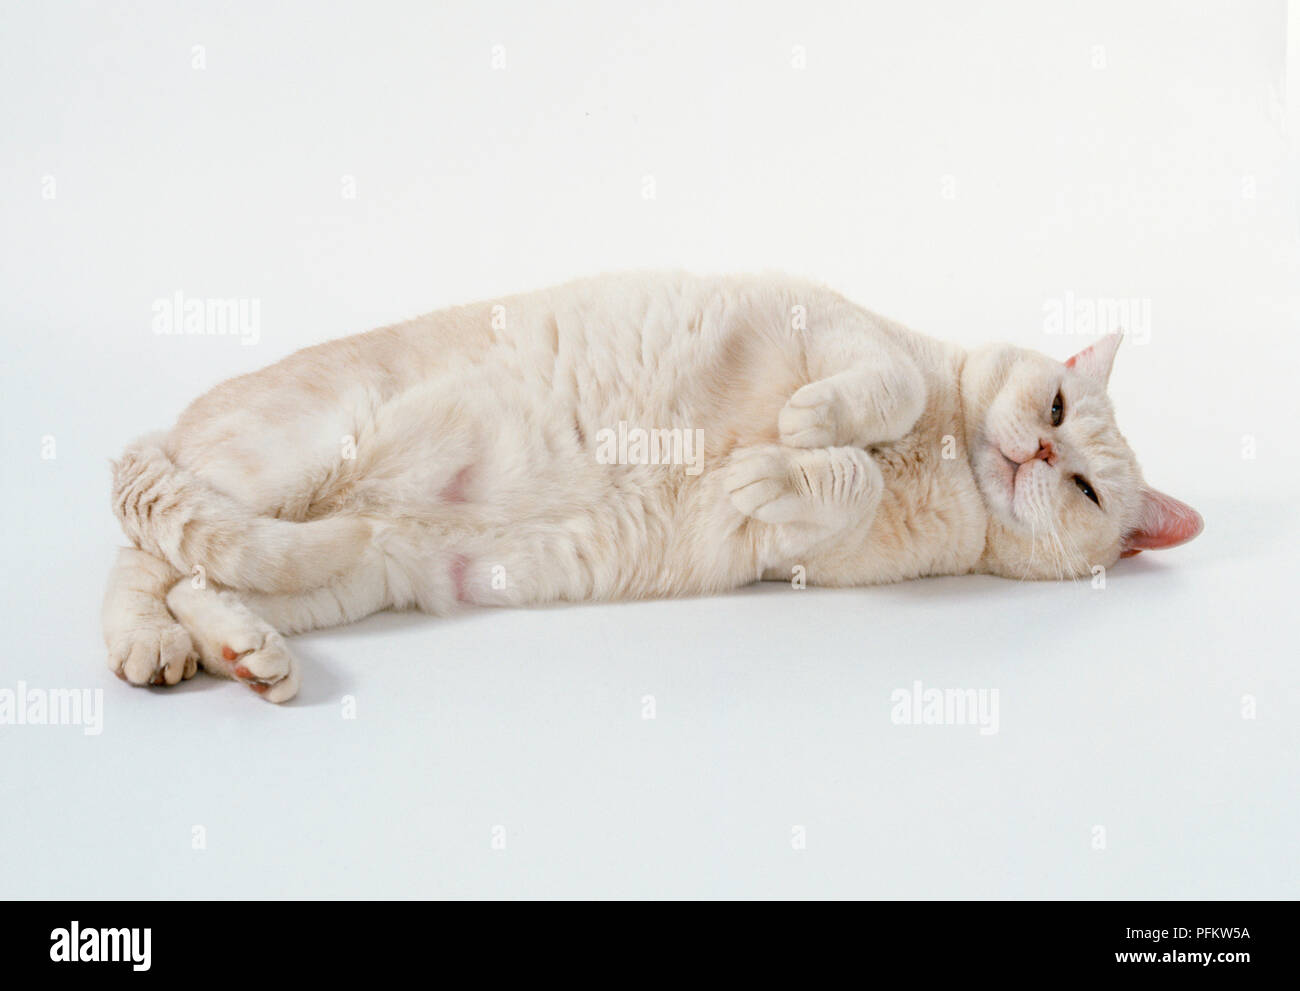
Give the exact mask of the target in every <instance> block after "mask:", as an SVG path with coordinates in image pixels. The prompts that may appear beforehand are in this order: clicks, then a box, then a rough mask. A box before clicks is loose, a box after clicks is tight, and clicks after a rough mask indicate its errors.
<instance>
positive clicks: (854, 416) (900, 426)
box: [777, 352, 926, 447]
mask: <svg viewBox="0 0 1300 991" xmlns="http://www.w3.org/2000/svg"><path fill="white" fill-rule="evenodd" d="M925 401H926V388H925V380H924V379H923V378H922V377H921V373H920V371H919V370H918V369H917V367H916V365H915V364H914V363H913V362H912V360H911V359H910V358H907V357H906V356H902V355H886V354H884V353H883V352H882V353H880V354H878V355H874V356H871V357H868V358H864V359H861V360H859V361H858V362H857V363H855V364H854V365H853V366H852V367H850V368H848V369H845V370H844V371H841V372H836V373H835V374H833V375H830V376H828V377H827V378H822V379H818V380H817V381H815V382H809V383H808V384H807V385H805V386H803V388H801V389H799V390H798V391H797V392H796V393H795V394H794V395H793V396H791V397H790V400H789V402H787V403H786V404H785V407H784V408H783V409H782V410H781V413H780V416H779V418H778V421H777V424H778V426H779V428H780V432H781V443H782V444H787V445H789V446H790V447H840V446H849V447H869V446H871V445H872V444H884V443H887V442H889V441H894V440H898V439H899V438H900V437H902V436H904V435H905V434H907V433H908V432H909V431H910V430H911V429H912V427H913V426H915V424H916V421H917V420H918V419H919V418H920V416H921V412H922V410H924V409H925Z"/></svg>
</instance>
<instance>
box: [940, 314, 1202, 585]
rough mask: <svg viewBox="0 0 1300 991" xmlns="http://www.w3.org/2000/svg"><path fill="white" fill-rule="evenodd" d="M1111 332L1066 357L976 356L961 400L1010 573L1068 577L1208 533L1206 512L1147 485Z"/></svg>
mask: <svg viewBox="0 0 1300 991" xmlns="http://www.w3.org/2000/svg"><path fill="white" fill-rule="evenodd" d="M1119 343H1120V335H1119V334H1111V335H1109V336H1107V337H1104V338H1102V339H1101V340H1100V341H1099V342H1097V343H1096V344H1094V345H1092V346H1091V347H1089V348H1085V349H1084V350H1083V351H1080V352H1079V353H1078V354H1076V355H1075V356H1074V357H1072V358H1070V359H1069V360H1068V361H1065V362H1060V361H1055V360H1053V359H1051V358H1049V357H1047V356H1046V355H1043V354H1039V353H1038V352H1036V351H1028V350H1025V349H1023V348H1016V347H1011V346H1010V345H994V346H992V347H987V348H982V349H980V350H978V351H974V352H972V353H971V355H970V356H969V358H968V359H967V362H966V368H965V370H964V371H963V373H962V394H963V395H962V406H963V412H964V413H965V416H966V443H967V448H968V450H969V451H970V460H971V467H972V469H973V471H974V473H975V480H976V483H977V484H978V486H979V490H980V495H981V496H982V497H983V499H984V503H985V506H986V507H987V509H988V513H989V518H990V521H989V529H988V541H987V544H986V547H985V555H984V556H985V561H984V563H985V565H986V566H987V568H988V570H989V571H991V572H993V573H994V574H999V575H1005V576H1007V577H1010V578H1069V577H1078V576H1083V575H1088V574H1090V573H1091V571H1092V568H1093V566H1095V565H1101V566H1103V567H1107V568H1108V567H1110V566H1111V565H1112V564H1114V563H1115V561H1116V560H1117V559H1118V558H1120V557H1127V556H1130V555H1132V554H1136V553H1138V552H1139V551H1144V550H1157V549H1161V548H1165V547H1173V546H1175V545H1177V544H1181V543H1184V542H1185V541H1188V540H1191V539H1192V538H1193V537H1195V536H1196V535H1197V534H1198V533H1200V532H1201V528H1202V525H1203V524H1202V521H1201V517H1200V514H1198V513H1197V512H1196V510H1194V509H1192V508H1191V507H1190V506H1188V505H1186V504H1185V503H1182V502H1179V501H1178V500H1177V499H1174V498H1173V497H1171V496H1167V495H1165V494H1164V493H1162V492H1158V491H1156V490H1155V489H1153V488H1151V487H1149V486H1148V485H1147V484H1146V483H1145V482H1144V481H1143V478H1142V472H1141V469H1139V467H1138V463H1137V458H1136V457H1135V456H1134V454H1133V451H1132V449H1131V448H1130V447H1129V446H1128V443H1127V442H1126V441H1125V440H1124V437H1123V436H1122V435H1121V434H1120V432H1119V429H1118V427H1116V425H1115V413H1114V409H1113V408H1112V407H1111V403H1110V398H1109V397H1108V396H1107V394H1106V381H1107V379H1108V378H1109V377H1110V369H1111V364H1112V363H1113V361H1114V359H1115V352H1116V350H1117V349H1118V348H1119Z"/></svg>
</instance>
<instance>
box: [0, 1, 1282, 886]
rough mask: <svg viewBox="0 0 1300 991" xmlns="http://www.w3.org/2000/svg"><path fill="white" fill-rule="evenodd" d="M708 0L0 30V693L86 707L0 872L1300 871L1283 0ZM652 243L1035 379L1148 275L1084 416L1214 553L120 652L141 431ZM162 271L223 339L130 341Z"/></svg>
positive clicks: (134, 16)
mask: <svg viewBox="0 0 1300 991" xmlns="http://www.w3.org/2000/svg"><path fill="white" fill-rule="evenodd" d="M740 9H742V8H738V7H737V6H736V5H734V4H728V3H725V2H701V3H698V4H689V5H682V6H680V7H673V8H664V9H662V10H659V11H656V12H655V13H654V14H653V15H651V14H646V13H638V12H637V11H636V10H635V9H634V7H633V6H628V5H622V6H620V5H613V6H611V5H608V4H600V3H595V2H592V3H579V4H577V5H569V6H567V7H565V8H564V9H563V10H560V9H559V8H554V7H546V8H545V9H543V8H537V7H535V6H529V5H523V4H518V5H513V4H506V5H504V6H501V5H480V4H472V3H466V4H461V3H447V4H437V5H427V4H418V3H409V4H399V3H391V4H380V3H369V4H366V5H364V6H359V7H357V8H356V9H349V8H348V7H347V6H346V5H343V6H340V7H331V8H329V9H322V8H321V7H320V6H319V5H316V4H303V5H300V6H297V7H295V6H294V5H292V4H277V5H275V6H274V7H273V8H271V7H268V6H266V5H263V4H253V3H250V4H247V5H243V4H228V5H223V7H222V8H221V9H220V10H219V11H217V10H215V9H213V8H210V7H203V6H201V5H188V4H178V3H164V2H157V3H143V4H140V5H136V6H133V7H132V8H131V9H130V10H129V11H121V10H118V9H117V8H112V7H95V8H83V7H81V6H80V5H76V6H74V5H70V4H69V5H63V4H57V3H50V4H39V5H28V6H27V7H26V8H25V9H24V10H22V11H21V12H16V13H15V14H14V16H13V18H11V21H13V23H12V24H11V25H10V27H11V28H12V30H6V31H5V32H4V35H3V38H0V46H3V49H4V50H3V51H0V91H2V92H6V93H11V94H21V97H20V98H18V97H16V98H14V99H6V100H4V101H2V102H0V199H2V200H3V203H2V205H3V208H4V213H3V216H4V218H5V220H4V224H3V230H4V234H3V237H0V330H2V331H3V348H0V362H3V379H4V381H3V387H2V388H0V443H2V445H3V447H2V450H0V562H2V564H0V579H2V580H0V630H3V633H4V643H5V649H4V650H3V651H0V693H3V692H11V693H16V692H17V691H18V689H19V688H20V686H21V685H25V686H26V687H27V688H29V689H34V690H42V691H43V690H47V689H74V688H89V689H92V690H102V693H103V695H102V700H103V710H102V714H103V724H102V732H101V733H99V734H98V735H86V734H85V733H84V732H83V728H82V727H78V726H31V725H26V726H17V725H0V896H8V897H26V898H37V897H39V898H54V897H76V898H114V897H116V898H123V897H126V898H131V897H139V898H162V897H216V898H237V897H263V896H267V897H269V896H290V897H292V896H305V897H331V896H359V897H385V896H387V897H436V896H461V897H490V896H511V897H530V896H531V897H557V896H558V897H564V896H623V897H634V896H648V897H669V896H682V897H690V896H731V897H750V896H755V897H758V896H854V897H898V898H918V897H1058V898H1104V897H1119V898H1189V897H1195V898H1260V897H1295V896H1296V894H1297V891H1298V887H1300V886H1298V883H1297V882H1298V880H1300V853H1298V852H1297V850H1298V844H1297V842H1296V823H1297V821H1300V758H1298V755H1300V677H1297V656H1298V655H1300V650H1297V642H1296V631H1297V606H1296V599H1297V596H1296V587H1297V578H1296V576H1297V573H1298V571H1297V565H1300V560H1298V559H1297V558H1298V555H1297V547H1298V546H1300V518H1298V514H1297V505H1298V500H1297V495H1298V494H1300V451H1298V450H1297V445H1296V441H1295V431H1296V424H1297V419H1298V418H1297V407H1298V404H1297V394H1298V390H1297V385H1296V381H1295V373H1296V368H1297V367H1300V239H1298V237H1297V235H1298V234H1300V209H1298V207H1297V192H1300V176H1298V174H1297V163H1300V153H1298V151H1297V145H1296V143H1295V141H1294V137H1295V134H1296V120H1297V109H1298V108H1300V100H1297V98H1296V96H1295V93H1296V86H1295V81H1296V80H1297V79H1300V69H1298V68H1297V65H1296V59H1297V58H1298V57H1300V55H1298V54H1297V52H1300V43H1298V40H1297V39H1300V31H1297V30H1296V24H1300V15H1297V14H1296V13H1295V12H1294V5H1293V12H1292V21H1291V25H1290V42H1289V44H1290V46H1291V51H1290V55H1288V52H1287V42H1286V41H1285V39H1286V38H1287V33H1288V21H1287V10H1286V7H1285V6H1284V5H1283V4H1281V3H1259V4H1253V5H1246V6H1242V5H1240V4H1235V3H1227V2H1224V3H1209V4H1203V5H1200V6H1198V8H1197V11H1196V15H1195V16H1186V12H1185V10H1184V8H1183V6H1181V5H1179V4H1176V3H1163V2H1156V0H1153V2H1150V3H1144V4H1136V5H1135V4H1132V3H1129V2H1126V0H1098V2H1097V3H1094V4H1090V5H1088V7H1087V8H1074V7H1069V6H1067V5H1046V6H1045V5H1041V4H1035V3H1030V2H1023V3H1019V2H1010V0H1007V2H1004V3H999V4H990V5H969V4H959V3H953V4H950V5H946V6H944V5H941V6H940V7H938V8H933V7H931V6H926V7H924V8H915V9H913V8H910V7H907V6H906V5H899V4H880V5H867V4H856V3H832V2H821V3H814V4H809V3H806V2H802V0H801V2H798V3H788V4H787V3H782V2H777V0H771V2H764V3H755V4H746V5H744V7H743V11H744V13H743V15H742V14H739V13H737V11H738V10H740ZM498 48H499V49H500V51H498ZM200 49H201V51H200ZM498 55H501V56H502V57H503V58H504V59H505V62H504V65H505V66H506V68H505V69H504V70H500V71H498V70H497V69H494V68H493V67H492V66H493V64H494V60H495V59H496V58H497V56H498ZM1288 58H1289V59H1290V60H1291V65H1290V66H1289V68H1290V71H1289V72H1288V71H1287V70H1288V65H1287V61H1288ZM800 59H802V60H803V61H802V63H801V62H800ZM1287 86H1290V87H1291V93H1290V96H1289V99H1288V96H1287V90H1286V87H1287ZM1288 128H1290V131H1289V132H1288ZM349 180H350V181H351V185H349ZM647 180H649V182H648V183H647ZM349 191H352V192H355V196H354V197H350V196H348V192H349ZM648 266H671V267H685V268H690V269H694V270H698V271H720V270H761V269H765V268H783V269H787V270H791V271H794V272H796V273H799V274H804V275H810V276H814V277H817V278H821V279H824V280H826V281H829V282H830V283H832V284H833V285H835V286H836V287H837V288H839V289H841V290H842V291H844V292H845V293H846V294H848V295H850V296H851V297H853V298H854V299H856V300H858V301H860V302H862V303H863V304H864V305H867V306H869V307H871V308H873V309H876V310H878V311H880V312H883V313H885V314H888V315H890V316H892V317H895V318H897V319H900V320H902V321H903V322H905V323H907V324H909V325H911V326H914V327H915V328H916V329H918V330H922V331H925V332H928V333H932V334H934V335H936V336H941V337H946V338H950V339H953V340H957V341H961V342H964V343H977V342H983V341H986V340H989V339H1008V340H1012V341H1015V342H1017V343H1020V344H1023V345H1026V346H1031V347H1037V348H1040V349H1042V350H1044V351H1047V352H1049V353H1052V354H1055V355H1057V356H1059V357H1064V356H1065V355H1067V354H1069V353H1070V352H1071V351H1073V350H1075V349H1077V348H1078V347H1081V346H1082V345H1084V344H1086V343H1089V342H1090V341H1091V339H1092V336H1091V334H1090V333H1087V334H1085V333H1084V332H1083V330H1082V329H1080V328H1077V327H1076V328H1073V329H1075V330H1077V331H1079V332H1078V333H1076V334H1072V335H1071V334H1067V335H1064V336H1063V335H1061V334H1055V333H1053V332H1052V327H1051V326H1050V324H1049V321H1048V320H1047V319H1046V315H1047V314H1049V313H1050V312H1052V310H1053V307H1055V306H1058V305H1069V306H1072V305H1073V304H1072V302H1070V303H1067V302H1066V301H1072V300H1077V299H1083V300H1084V301H1085V302H1089V301H1091V302H1097V301H1099V300H1105V299H1109V298H1119V299H1125V300H1134V301H1136V302H1137V304H1138V305H1139V307H1140V309H1139V312H1140V313H1145V317H1144V318H1143V319H1142V320H1141V321H1140V323H1139V324H1138V325H1137V326H1134V325H1132V324H1130V325H1129V326H1128V327H1126V329H1127V330H1129V331H1130V343H1127V344H1126V345H1125V346H1124V348H1122V349H1121V352H1120V355H1119V358H1118V362H1117V367H1116V371H1115V375H1114V378H1113V380H1112V394H1113V396H1114V398H1115V401H1116V405H1117V408H1118V410H1119V417H1120V423H1121V426H1122V427H1123V429H1124V430H1125V433H1126V435H1127V436H1128V437H1129V438H1130V440H1131V441H1132V442H1133V444H1134V447H1135V448H1136V450H1137V451H1138V453H1139V455H1140V457H1141V459H1142V462H1143V466H1144V469H1145V471H1146V473H1147V477H1148V478H1149V479H1150V481H1151V482H1152V483H1153V484H1155V485H1157V486H1159V487H1162V488H1166V489H1168V490H1169V491H1170V492H1171V493H1173V494H1174V495H1176V496H1179V497H1180V498H1183V499H1185V500H1186V501H1188V502H1190V503H1192V504H1193V505H1195V506H1196V507H1197V508H1198V509H1199V510H1200V511H1201V512H1202V513H1203V514H1204V516H1205V518H1206V521H1207V529H1206V531H1205V534H1204V535H1203V536H1202V537H1200V538H1199V539H1198V540H1197V541H1195V542H1194V543H1193V544H1191V545H1189V546H1187V547H1185V548H1180V549H1178V550H1175V551H1171V552H1168V553H1165V554H1144V555H1142V556H1140V557H1138V558H1136V559H1134V560H1132V561H1126V562H1122V563H1121V564H1120V565H1119V566H1117V567H1116V568H1115V569H1113V571H1112V572H1111V573H1110V574H1109V575H1108V576H1107V582H1106V586H1105V588H1100V589H1099V588H1094V587H1092V585H1091V584H1090V583H1082V582H1081V583H1065V584H1017V583H1014V582H1009V581H1002V580H996V579H979V578H965V579H947V580H938V581H926V582H917V583H911V584H907V585H902V586H896V587H889V588H876V589H862V590H853V591H819V590H802V591H800V590H795V589H792V588H790V587H786V586H783V585H782V586H777V585H768V586H763V587H761V588H756V589H752V590H747V591H745V592H742V593H738V594H736V595H733V596H729V597H725V598H717V599H707V600H691V601H680V602H658V603H647V604H637V605H626V606H604V607H575V608H563V609H559V608H557V609H546V610H537V611H521V612H509V613H507V612H499V613H493V612H483V613H478V614H475V615H470V616H466V617H464V618H460V619H457V620H454V621H447V622H441V621H437V620H434V619H430V618H426V617H420V616H381V617H375V618H372V619H371V620H369V621H367V622H364V623H361V624H359V625H357V626H356V627H353V628H349V629H345V630H336V631H328V632H321V633H317V634H313V635H310V636H306V637H302V638H299V639H298V640H296V641H295V646H296V648H297V650H298V651H299V652H300V653H301V656H302V658H303V660H304V667H305V674H304V679H305V684H304V688H303V691H302V695H301V697H300V698H299V699H298V700H297V701H295V702H294V703H293V704H291V705H288V706H285V707H281V708H276V707H274V706H271V705H268V704H266V703H265V702H263V701H262V700H260V699H259V698H257V697H256V696H254V695H253V694H252V693H251V692H249V691H247V690H246V689H243V688H241V687H240V686H237V685H233V684H230V683H227V682H220V681H216V680H213V679H210V678H207V677H200V678H198V679H196V680H195V681H193V682H191V683H188V684H186V685H184V686H182V687H180V688H176V689H171V690H155V689H148V690H142V689H132V688H129V687H128V686H126V685H123V684H122V683H120V682H118V681H117V680H116V679H114V678H112V677H111V676H110V674H109V673H108V671H107V669H106V667H105V665H104V656H103V647H102V645H101V643H100V642H99V633H98V610H99V598H100V595H101V592H102V583H103V580H104V577H105V575H106V573H107V570H108V566H109V563H110V561H111V559H112V554H113V547H114V546H115V545H116V544H117V543H119V542H120V540H121V537H120V534H119V533H118V531H117V528H116V525H115V523H114V521H113V520H112V517H111V514H110V511H109V507H108V470H107V465H106V462H107V459H108V458H109V457H112V456H114V455H115V454H116V453H117V452H119V451H120V450H121V449H122V447H123V446H124V445H125V444H126V443H127V442H128V441H129V440H130V439H131V438H133V437H134V436H136V435H138V434H140V433H142V432H144V431H146V430H150V429H157V428H160V427H165V426H166V425H167V424H168V423H169V422H171V421H172V419H173V418H174V417H175V415H176V413H177V412H178V411H179V410H180V409H181V408H182V407H183V406H184V404H185V403H186V402H188V400H189V399H191V398H192V397H193V396H194V395H196V394H198V393H199V392H200V391H202V390H204V389H206V388H209V387H211V386H212V385H214V384H215V383H217V382H219V381H221V380H222V379H224V378H226V377H228V376H231V375H235V374H239V373H242V372H246V371H249V370H251V369H253V368H256V367H259V366H262V365H264V364H267V363H269V362H271V361H273V360H275V359H276V358H278V357H280V356H282V355H284V354H286V353H288V352H290V351H292V350H294V349H295V348H297V347H301V346H303V345H306V344H309V343H314V342H316V341H319V340H323V339H326V338H329V337H333V336H337V335H340V334H344V333H350V332H354V331H359V330H363V329H367V328H369V327H373V326H377V325H380V324H382V323H385V322H390V321H393V320H397V319H400V318H402V317H405V316H409V315H412V314H414V313H417V312H421V311H424V310H429V309H433V308H435V307H437V306H442V305H448V304H451V303H455V302H462V301H465V300H467V299H472V298H483V297H486V296H491V295H495V294H498V293H504V292H508V291H513V290H521V289H526V288H530V287H535V286H538V285H544V284H547V283H551V282H556V281H560V280H563V279H566V278H571V277H573V276H576V275H580V274H587V273H591V272H596V271H600V270H602V269H625V268H634V267H648ZM176 292H183V293H184V294H185V295H186V298H200V299H202V298H220V299H224V298H238V299H243V300H253V301H256V302H257V304H258V305H259V307H260V311H259V312H260V325H259V327H258V335H257V339H256V343H253V342H251V341H249V340H247V339H245V340H243V341H240V340H236V339H234V338H231V337H228V336H226V337H223V336H183V335H180V336H175V335H173V336H166V335H162V336H160V335H157V334H155V333H154V330H153V326H152V319H153V316H154V306H155V304H156V302H157V301H160V300H161V301H167V300H171V299H172V298H173V296H174V293H176ZM245 345H247V346H245ZM917 682H920V683H921V686H922V689H926V688H938V689H976V690H980V689H985V690H989V691H992V690H996V691H997V693H998V694H997V699H998V710H997V732H996V733H986V734H982V733H981V732H980V731H979V729H978V728H977V727H976V726H970V725H966V726H957V725H938V726H934V725H919V726H917V725H899V724H897V723H896V722H895V721H894V720H893V718H892V716H893V710H894V704H893V702H892V701H891V696H892V695H893V693H894V692H895V691H898V690H904V691H910V690H911V689H912V688H913V686H914V685H915V684H916V683H917ZM651 705H652V706H653V714H654V717H655V718H653V719H649V718H645V716H646V715H647V714H648V713H649V711H650V708H651ZM353 711H354V712H355V718H352V719H349V718H345V715H346V714H348V713H351V712H353ZM1249 717H1253V718H1249ZM502 840H504V849H500V848H499V847H501V845H502ZM196 844H197V845H198V846H201V847H202V848H201V849H200V848H196Z"/></svg>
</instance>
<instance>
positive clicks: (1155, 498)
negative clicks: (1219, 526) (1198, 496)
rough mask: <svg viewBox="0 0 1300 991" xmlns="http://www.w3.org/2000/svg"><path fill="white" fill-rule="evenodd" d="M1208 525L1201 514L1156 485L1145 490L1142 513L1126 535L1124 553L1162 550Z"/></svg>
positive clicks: (1194, 534) (1129, 555)
mask: <svg viewBox="0 0 1300 991" xmlns="http://www.w3.org/2000/svg"><path fill="white" fill-rule="evenodd" d="M1203 529H1205V521H1204V520H1202V519H1201V514H1200V513H1198V512H1197V511H1196V510H1194V509H1193V508H1192V507H1191V506H1189V505H1187V503H1185V502H1179V501H1178V500H1177V499H1175V498H1174V497H1173V496H1167V495H1165V494H1164V493H1163V492H1157V491H1156V490H1155V489H1147V488H1144V489H1143V490H1142V515H1141V517H1140V520H1139V522H1138V525H1137V528H1136V529H1134V530H1132V531H1130V532H1129V533H1128V534H1126V535H1125V537H1124V545H1123V551H1122V554H1121V556H1122V557H1132V556H1133V555H1134V554H1137V553H1138V552H1139V551H1159V550H1164V549H1165V548H1166V547H1177V546H1178V545H1179V544H1185V543H1187V541H1189V540H1191V539H1192V538H1193V537H1195V536H1196V535H1197V534H1198V533H1200V532H1201V531H1202V530H1203Z"/></svg>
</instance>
